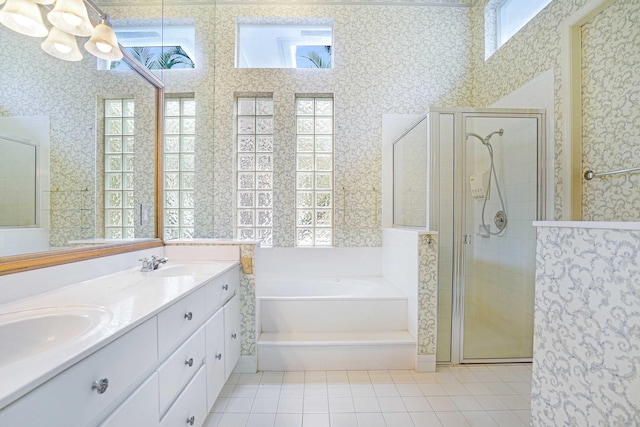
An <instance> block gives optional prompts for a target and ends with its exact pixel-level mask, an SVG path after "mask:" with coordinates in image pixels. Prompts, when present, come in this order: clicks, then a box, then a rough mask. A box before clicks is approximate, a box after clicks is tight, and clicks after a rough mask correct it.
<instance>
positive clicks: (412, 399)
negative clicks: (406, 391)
mask: <svg viewBox="0 0 640 427" xmlns="http://www.w3.org/2000/svg"><path fill="white" fill-rule="evenodd" d="M402 402H403V403H404V406H405V407H406V408H407V411H408V412H433V408H431V405H429V402H427V399H425V398H424V397H422V396H420V397H418V396H405V397H403V398H402Z"/></svg>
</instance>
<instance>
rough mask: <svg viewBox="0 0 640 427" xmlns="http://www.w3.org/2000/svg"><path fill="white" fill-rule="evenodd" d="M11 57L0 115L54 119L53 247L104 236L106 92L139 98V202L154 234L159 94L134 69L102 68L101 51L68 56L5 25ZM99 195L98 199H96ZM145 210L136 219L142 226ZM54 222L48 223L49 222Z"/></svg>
mask: <svg viewBox="0 0 640 427" xmlns="http://www.w3.org/2000/svg"><path fill="white" fill-rule="evenodd" d="M0 39H1V40H2V43H3V51H4V55H6V56H5V58H11V60H3V61H0V75H2V76H5V77H3V84H2V88H1V89H0V116H36V115H41V116H45V115H46V116H49V117H50V124H51V129H50V143H51V159H50V160H51V186H50V187H51V195H50V196H51V197H50V206H49V208H50V227H51V233H50V236H51V239H50V240H51V241H50V244H51V246H54V247H57V246H66V245H67V242H68V241H69V240H73V239H92V238H94V237H100V232H101V230H102V222H101V217H100V216H99V215H96V203H97V204H98V205H100V204H101V199H102V195H101V193H100V192H99V193H97V194H98V196H96V185H97V186H98V187H100V185H102V184H101V183H103V182H104V178H103V177H102V175H100V173H98V175H96V170H98V171H100V170H101V168H98V169H96V165H100V162H101V156H98V158H96V152H98V153H100V152H101V148H100V147H101V146H100V145H98V146H96V140H97V138H98V137H99V135H101V133H102V131H101V125H100V122H97V121H96V115H97V114H98V113H97V112H98V111H99V110H100V104H101V102H102V100H103V99H104V98H105V97H119V96H130V97H134V98H135V99H136V102H137V105H136V115H137V117H136V119H137V122H136V133H137V135H136V159H135V161H136V166H137V170H136V176H135V185H136V196H135V197H136V203H142V204H143V205H144V206H145V207H147V208H148V212H149V220H148V221H147V222H145V223H144V225H143V226H139V227H138V229H137V230H136V235H137V236H138V237H153V236H154V227H153V224H154V218H153V210H152V209H151V207H152V206H153V200H154V191H153V190H154V186H155V184H154V177H153V174H149V173H148V171H150V170H153V168H154V158H153V156H151V155H150V153H153V150H154V148H153V147H154V126H155V120H154V117H155V115H154V111H155V110H154V108H155V107H154V106H155V91H154V89H153V88H152V87H151V86H150V85H149V84H148V83H146V82H145V81H144V80H143V79H142V78H141V77H139V76H138V75H137V74H135V73H134V72H132V71H123V72H119V73H108V72H104V71H98V70H97V66H96V60H95V58H94V57H93V56H91V55H89V54H87V53H86V52H85V53H84V57H85V59H84V60H83V61H81V62H78V63H72V62H67V61H61V60H59V59H56V58H53V57H51V56H49V55H47V54H45V53H44V52H42V50H41V49H40V43H42V40H41V39H36V38H32V37H26V36H23V35H21V34H18V33H15V32H13V31H11V30H8V29H7V28H5V27H4V26H0ZM96 198H97V199H98V200H96ZM139 219H140V218H139V215H137V221H136V223H137V224H139V223H140V221H139ZM45 226H46V224H45Z"/></svg>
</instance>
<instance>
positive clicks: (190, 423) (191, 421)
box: [187, 415, 196, 426]
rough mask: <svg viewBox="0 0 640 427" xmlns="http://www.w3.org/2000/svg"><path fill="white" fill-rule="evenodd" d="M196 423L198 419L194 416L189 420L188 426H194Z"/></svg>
mask: <svg viewBox="0 0 640 427" xmlns="http://www.w3.org/2000/svg"><path fill="white" fill-rule="evenodd" d="M195 422H196V417H194V416H193V415H192V416H191V418H187V424H189V425H190V426H192V425H193V424H194V423H195Z"/></svg>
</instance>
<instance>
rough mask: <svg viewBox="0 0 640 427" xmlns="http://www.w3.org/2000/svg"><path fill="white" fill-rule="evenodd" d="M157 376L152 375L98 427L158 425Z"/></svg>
mask: <svg viewBox="0 0 640 427" xmlns="http://www.w3.org/2000/svg"><path fill="white" fill-rule="evenodd" d="M158 412H159V408H158V374H153V375H152V376H150V377H149V379H148V380H147V381H145V382H144V384H142V385H141V386H140V387H138V389H137V390H136V391H134V392H133V393H132V394H131V396H129V397H128V398H127V400H125V401H124V402H123V403H122V405H120V406H119V407H118V408H117V409H116V410H115V411H114V412H113V413H112V414H111V415H110V416H109V418H107V419H106V420H105V421H104V422H103V423H102V424H100V427H122V426H144V427H153V426H157V425H158Z"/></svg>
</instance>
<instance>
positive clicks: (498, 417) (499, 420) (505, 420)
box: [487, 411, 526, 427]
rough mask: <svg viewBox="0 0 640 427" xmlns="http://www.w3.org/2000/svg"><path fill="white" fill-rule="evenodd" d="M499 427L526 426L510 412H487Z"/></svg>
mask: <svg viewBox="0 0 640 427" xmlns="http://www.w3.org/2000/svg"><path fill="white" fill-rule="evenodd" d="M487 412H488V413H489V415H491V418H493V420H494V421H495V422H496V424H498V425H499V426H500V427H526V424H525V423H524V422H523V421H522V420H521V419H520V418H519V417H518V416H517V415H516V414H514V413H513V412H512V411H487Z"/></svg>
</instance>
